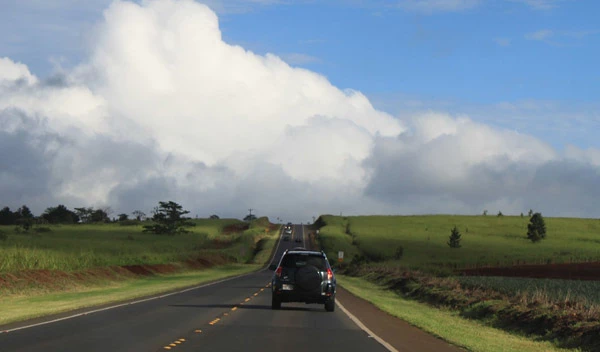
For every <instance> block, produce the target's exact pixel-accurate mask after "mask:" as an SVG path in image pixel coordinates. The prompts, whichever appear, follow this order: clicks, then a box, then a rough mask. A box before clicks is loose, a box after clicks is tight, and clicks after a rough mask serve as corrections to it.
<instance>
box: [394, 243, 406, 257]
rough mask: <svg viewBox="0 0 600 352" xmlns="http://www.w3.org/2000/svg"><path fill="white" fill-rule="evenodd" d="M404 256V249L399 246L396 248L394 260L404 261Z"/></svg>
mask: <svg viewBox="0 0 600 352" xmlns="http://www.w3.org/2000/svg"><path fill="white" fill-rule="evenodd" d="M402 256H404V247H402V246H399V247H398V248H396V252H394V259H396V260H400V259H402Z"/></svg>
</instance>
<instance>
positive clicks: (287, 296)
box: [273, 291, 335, 304]
mask: <svg viewBox="0 0 600 352" xmlns="http://www.w3.org/2000/svg"><path fill="white" fill-rule="evenodd" d="M273 294H274V295H275V296H277V297H278V298H279V300H281V302H303V303H319V304H324V303H325V302H327V301H329V300H331V299H334V298H335V293H333V294H327V293H325V292H324V294H320V295H315V294H314V293H304V292H294V291H273Z"/></svg>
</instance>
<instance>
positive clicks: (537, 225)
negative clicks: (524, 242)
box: [527, 213, 546, 243]
mask: <svg viewBox="0 0 600 352" xmlns="http://www.w3.org/2000/svg"><path fill="white" fill-rule="evenodd" d="M527 238H528V239H529V240H530V241H531V242H534V243H535V242H539V241H541V240H543V239H544V238H546V224H545V223H544V218H543V217H542V214H540V213H535V214H533V215H532V216H531V219H529V224H527Z"/></svg>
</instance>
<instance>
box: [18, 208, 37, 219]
mask: <svg viewBox="0 0 600 352" xmlns="http://www.w3.org/2000/svg"><path fill="white" fill-rule="evenodd" d="M17 213H19V217H20V218H22V219H33V213H32V212H31V210H29V208H28V207H27V206H26V205H23V206H22V207H20V208H19V209H18V210H17Z"/></svg>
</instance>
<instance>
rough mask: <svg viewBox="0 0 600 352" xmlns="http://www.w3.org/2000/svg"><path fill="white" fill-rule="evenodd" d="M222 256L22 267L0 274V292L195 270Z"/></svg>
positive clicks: (61, 287) (221, 260) (57, 288)
mask: <svg viewBox="0 0 600 352" xmlns="http://www.w3.org/2000/svg"><path fill="white" fill-rule="evenodd" d="M229 262H230V260H229V259H228V258H226V257H224V256H221V255H218V254H214V255H210V256H204V257H202V258H197V259H189V260H187V261H185V262H181V263H171V264H154V265H124V266H111V267H103V268H93V269H87V270H81V271H75V272H66V271H60V270H23V271H18V272H13V273H0V293H8V294H10V293H14V294H18V293H20V292H23V291H27V290H32V289H33V290H42V291H62V290H65V289H68V288H73V287H78V286H84V285H87V284H94V283H99V282H106V281H118V280H125V279H132V278H136V277H148V276H152V275H165V274H172V273H177V272H181V271H185V270H199V269H205V268H210V267H212V266H215V265H222V264H226V263H229Z"/></svg>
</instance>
